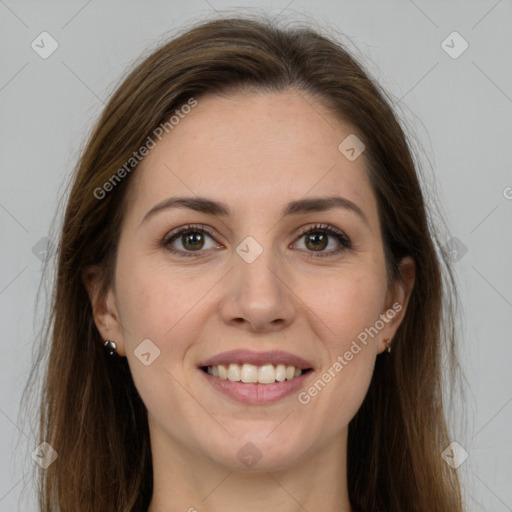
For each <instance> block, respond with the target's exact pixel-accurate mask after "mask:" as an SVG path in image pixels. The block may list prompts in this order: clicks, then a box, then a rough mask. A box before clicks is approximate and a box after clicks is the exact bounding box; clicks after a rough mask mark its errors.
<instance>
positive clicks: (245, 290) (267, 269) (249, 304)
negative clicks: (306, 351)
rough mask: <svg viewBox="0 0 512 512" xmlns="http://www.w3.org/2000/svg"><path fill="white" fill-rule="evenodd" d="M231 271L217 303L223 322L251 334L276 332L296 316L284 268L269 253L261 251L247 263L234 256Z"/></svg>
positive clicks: (290, 287)
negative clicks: (220, 299) (248, 331)
mask: <svg viewBox="0 0 512 512" xmlns="http://www.w3.org/2000/svg"><path fill="white" fill-rule="evenodd" d="M233 258H234V265H235V268H234V269H233V270H232V271H231V272H229V275H228V276H227V279H228V285H227V287H226V293H225V297H224V298H223V301H222V304H221V316H222V319H223V320H224V322H226V323H227V324H231V325H234V326H237V327H242V328H245V329H247V330H250V331H254V332H265V331H269V332H272V331H277V330H280V329H283V328H286V327H287V326H289V325H290V324H291V323H292V322H293V321H294V319H295V317H296V314H297V308H296V304H297V298H296V296H295V295H294V293H293V291H292V283H291V278H290V277H289V275H288V273H287V272H286V268H285V267H286V265H285V263H284V262H282V261H280V259H279V256H278V255H276V254H275V253H274V252H273V251H271V250H270V249H269V250H263V252H262V253H261V254H260V255H259V256H258V257H257V258H256V259H255V260H254V261H252V262H251V263H248V262H247V261H245V260H244V259H243V258H242V257H240V256H238V254H235V255H234V257H233Z"/></svg>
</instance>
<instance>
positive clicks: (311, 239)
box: [305, 233, 329, 251]
mask: <svg viewBox="0 0 512 512" xmlns="http://www.w3.org/2000/svg"><path fill="white" fill-rule="evenodd" d="M328 241H329V240H328V236H326V235H325V234H321V233H320V234H319V233H311V234H308V235H305V243H306V246H307V248H308V249H312V250H314V251H317V250H319V251H321V250H323V249H325V248H326V247H327V244H328Z"/></svg>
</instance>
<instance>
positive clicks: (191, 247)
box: [162, 224, 219, 256]
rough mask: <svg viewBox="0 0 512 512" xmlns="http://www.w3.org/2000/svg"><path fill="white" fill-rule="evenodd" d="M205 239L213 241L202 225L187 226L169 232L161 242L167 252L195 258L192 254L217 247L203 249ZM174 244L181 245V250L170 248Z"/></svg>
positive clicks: (217, 245) (215, 245) (214, 245)
mask: <svg viewBox="0 0 512 512" xmlns="http://www.w3.org/2000/svg"><path fill="white" fill-rule="evenodd" d="M206 238H209V239H210V240H212V241H213V235H212V234H210V233H209V231H208V230H207V229H206V228H205V227H204V226H203V225H202V224H201V225H193V224H187V225H186V226H182V227H181V228H178V229H175V230H174V231H171V232H170V233H169V234H168V235H167V236H166V237H165V238H164V240H163V241H162V245H163V246H164V247H165V249H167V250H168V251H169V252H171V253H174V254H177V255H179V256H196V254H194V253H199V252H202V249H212V248H216V247H219V244H217V243H214V244H213V245H210V247H207V246H206V247H205V241H206ZM176 242H177V243H178V245H181V248H178V249H176V248H173V247H172V245H173V244H174V243H176Z"/></svg>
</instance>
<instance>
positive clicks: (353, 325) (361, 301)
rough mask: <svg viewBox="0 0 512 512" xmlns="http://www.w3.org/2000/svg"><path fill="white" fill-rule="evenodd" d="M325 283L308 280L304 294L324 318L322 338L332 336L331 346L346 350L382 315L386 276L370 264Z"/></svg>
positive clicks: (316, 312) (319, 317)
mask: <svg viewBox="0 0 512 512" xmlns="http://www.w3.org/2000/svg"><path fill="white" fill-rule="evenodd" d="M347 274H348V273H347ZM323 283H324V284H323V285H322V287H317V288H314V287H312V286H311V283H305V285H304V288H303V290H302V292H301V295H300V296H301V297H304V299H305V300H304V302H305V303H306V304H307V305H308V307H310V308H311V310H312V311H313V312H314V313H315V315H316V316H317V317H318V319H319V320H320V322H319V323H317V325H318V326H319V329H320V330H321V332H319V333H318V334H319V336H320V337H321V339H324V340H329V343H328V345H329V346H330V347H331V348H335V349H336V350H343V349H344V347H346V346H347V344H348V345H350V342H351V340H353V339H356V338H357V336H358V335H359V334H360V333H361V332H364V330H365V329H366V328H369V327H370V326H373V325H374V324H375V322H376V321H377V320H378V319H379V315H380V313H381V307H382V304H383V297H384V296H385V278H384V276H383V275H382V274H381V273H379V272H376V271H375V269H370V268H368V269H366V271H358V272H357V273H355V272H354V274H353V275H346V276H343V274H342V276H341V277H339V278H331V279H326V280H325V281H324V282H323ZM306 297H307V299H306Z"/></svg>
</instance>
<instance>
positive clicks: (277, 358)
mask: <svg viewBox="0 0 512 512" xmlns="http://www.w3.org/2000/svg"><path fill="white" fill-rule="evenodd" d="M230 363H235V364H244V363H248V364H253V365H255V366H262V365H264V364H273V365H278V364H284V365H287V366H295V368H300V369H302V370H306V369H309V368H313V364H312V363H311V362H309V361H306V359H303V358H302V357H299V356H296V355H295V354H291V353H289V352H283V351H282V350H270V351H266V352H254V351H251V350H241V349H237V350H230V351H229V352H222V353H221V354H217V355H216V356H213V357H211V358H209V359H207V360H205V361H203V362H202V363H199V365H198V366H199V367H203V366H218V365H219V364H224V365H228V364H230Z"/></svg>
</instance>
